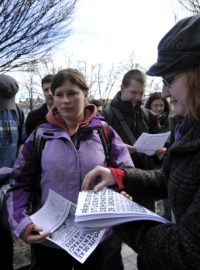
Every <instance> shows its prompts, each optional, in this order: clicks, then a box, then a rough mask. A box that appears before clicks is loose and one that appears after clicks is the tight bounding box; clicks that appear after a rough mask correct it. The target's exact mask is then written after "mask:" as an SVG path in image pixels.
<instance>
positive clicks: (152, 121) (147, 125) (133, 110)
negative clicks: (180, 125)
mask: <svg viewBox="0 0 200 270" xmlns="http://www.w3.org/2000/svg"><path fill="white" fill-rule="evenodd" d="M112 107H116V108H118V109H119V110H120V112H121V114H122V115H123V117H124V119H125V120H126V123H127V125H128V126H129V128H130V130H131V131H132V133H133V135H134V137H135V139H137V138H138V137H139V136H140V135H141V134H142V133H143V132H147V133H159V132H160V125H159V122H158V119H157V117H156V116H155V115H153V114H152V113H151V112H150V111H149V110H147V109H145V108H141V104H138V105H137V106H135V107H133V106H132V103H131V102H129V101H126V102H125V101H122V100H121V92H118V93H117V94H116V96H115V97H114V99H113V100H112V102H111V104H110V108H108V109H106V110H105V111H104V112H103V115H104V117H105V119H106V121H107V122H108V123H109V124H110V125H111V126H112V127H113V128H114V129H115V130H116V131H117V133H118V134H119V136H120V137H121V138H122V140H123V142H124V143H126V144H130V145H131V142H130V140H129V138H128V137H127V135H126V133H125V131H124V129H123V128H122V126H121V124H120V123H119V120H118V118H117V117H116V116H115V114H114V113H113V112H112ZM144 110H145V111H146V113H144ZM146 115H148V117H147V116H146ZM147 118H148V119H147ZM131 157H132V160H133V162H134V164H135V167H136V168H140V169H154V161H153V159H152V158H151V157H150V158H149V157H148V156H147V155H145V154H142V153H134V154H132V155H131Z"/></svg>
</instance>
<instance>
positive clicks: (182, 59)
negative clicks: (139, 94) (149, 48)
mask: <svg viewBox="0 0 200 270" xmlns="http://www.w3.org/2000/svg"><path fill="white" fill-rule="evenodd" d="M199 63H200V14H198V15H195V16H191V17H187V18H184V19H182V20H180V21H179V22H178V23H177V24H175V26H174V27H172V29H171V30H169V32H168V33H167V34H166V35H165V36H164V37H163V38H162V39H161V41H160V42H159V44H158V58H157V63H155V64H154V65H152V66H151V67H150V68H149V70H148V71H147V72H146V74H147V75H150V76H163V75H165V74H166V73H170V72H174V71H177V70H178V71H179V70H187V69H189V68H191V67H195V66H196V65H198V64H199Z"/></svg>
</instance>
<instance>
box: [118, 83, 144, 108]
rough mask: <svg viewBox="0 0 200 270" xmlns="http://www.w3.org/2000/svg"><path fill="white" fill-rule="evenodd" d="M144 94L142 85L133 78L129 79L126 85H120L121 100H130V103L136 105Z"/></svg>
mask: <svg viewBox="0 0 200 270" xmlns="http://www.w3.org/2000/svg"><path fill="white" fill-rule="evenodd" d="M143 94H144V85H143V84H141V83H140V82H137V81H135V80H131V82H130V84H129V85H128V87H125V86H124V85H122V86H121V100H122V101H130V102H132V105H133V106H135V105H137V103H138V102H140V101H141V100H142V96H143Z"/></svg>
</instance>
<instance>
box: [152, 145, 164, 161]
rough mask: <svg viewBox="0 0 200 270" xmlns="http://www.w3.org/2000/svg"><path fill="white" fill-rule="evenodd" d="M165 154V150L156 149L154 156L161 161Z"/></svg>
mask: <svg viewBox="0 0 200 270" xmlns="http://www.w3.org/2000/svg"><path fill="white" fill-rule="evenodd" d="M166 153H167V148H165V147H163V148H160V149H158V150H157V151H156V153H155V154H156V156H157V157H158V159H159V160H162V159H163V158H164V156H165V155H166Z"/></svg>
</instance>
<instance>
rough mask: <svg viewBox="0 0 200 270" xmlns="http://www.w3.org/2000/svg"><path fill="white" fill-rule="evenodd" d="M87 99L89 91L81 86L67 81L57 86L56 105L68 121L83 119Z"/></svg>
mask: <svg viewBox="0 0 200 270" xmlns="http://www.w3.org/2000/svg"><path fill="white" fill-rule="evenodd" d="M86 100H87V92H84V91H82V90H81V89H80V88H79V86H77V85H75V84H72V83H70V82H69V81H66V82H65V83H64V84H63V85H61V86H60V87H58V88H56V90H55V94H54V105H55V106H56V108H57V110H58V112H59V113H60V115H61V116H62V117H63V119H65V120H68V121H77V122H78V121H81V120H82V118H83V116H84V107H85V103H86Z"/></svg>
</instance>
